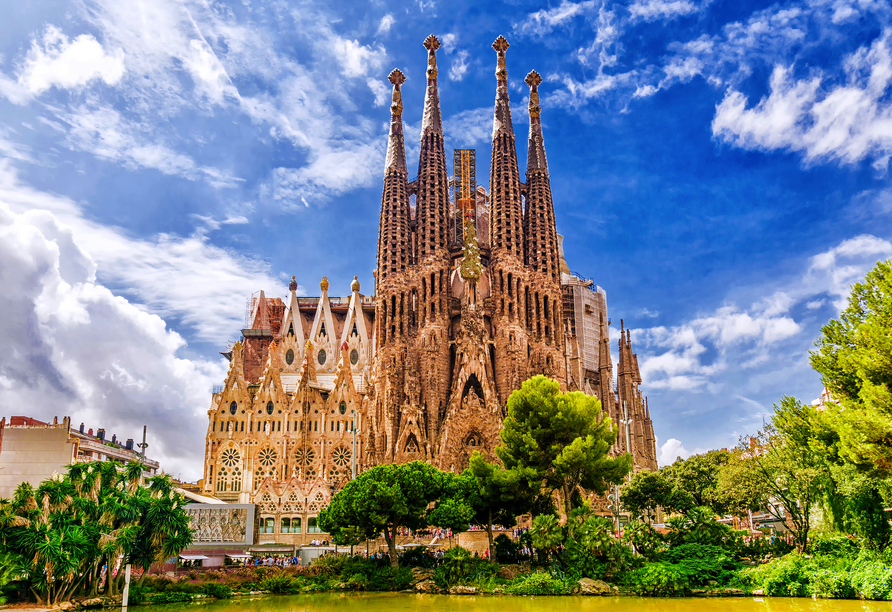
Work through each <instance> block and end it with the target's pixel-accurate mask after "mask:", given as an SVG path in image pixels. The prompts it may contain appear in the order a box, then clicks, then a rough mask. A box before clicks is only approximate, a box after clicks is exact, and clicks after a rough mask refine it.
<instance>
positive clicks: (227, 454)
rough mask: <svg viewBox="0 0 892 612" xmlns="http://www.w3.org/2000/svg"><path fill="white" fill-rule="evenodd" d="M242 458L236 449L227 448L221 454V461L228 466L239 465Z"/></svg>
mask: <svg viewBox="0 0 892 612" xmlns="http://www.w3.org/2000/svg"><path fill="white" fill-rule="evenodd" d="M240 460H241V457H239V454H238V452H237V451H236V450H235V449H232V448H227V449H226V450H225V451H223V454H222V455H221V456H220V462H221V463H222V464H223V465H225V466H226V467H232V466H234V465H238V462H239V461H240Z"/></svg>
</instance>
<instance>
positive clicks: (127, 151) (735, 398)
mask: <svg viewBox="0 0 892 612" xmlns="http://www.w3.org/2000/svg"><path fill="white" fill-rule="evenodd" d="M890 16H892V7H890V5H889V3H888V2H885V1H874V0H856V1H851V0H850V1H845V2H844V1H840V0H815V1H812V2H802V1H799V2H782V3H772V2H741V1H734V2H731V1H720V0H716V1H713V2H698V1H695V0H632V1H631V2H609V1H605V2H598V1H595V0H587V1H585V0H584V1H581V2H568V1H563V2H552V3H534V2H524V1H520V0H518V1H513V2H486V3H480V2H456V1H453V2H449V3H446V2H443V1H442V0H439V1H438V0H419V1H416V2H403V3H389V2H380V1H372V2H345V3H339V4H338V5H337V6H333V5H331V4H329V3H314V2H285V1H280V2H271V1H264V2H260V1H257V0H240V1H233V2H215V1H212V0H201V1H198V0H195V1H193V0H180V1H173V0H152V1H151V2H149V1H133V2H120V1H118V0H78V1H72V2H67V1H61V0H60V1H58V2H55V1H51V0H45V1H43V2H39V3H26V2H19V3H8V6H5V7H4V19H3V20H2V21H0V281H2V282H3V285H4V290H3V292H2V295H0V309H2V311H3V313H4V317H2V321H0V332H2V333H3V335H4V337H5V338H6V339H7V342H6V347H7V348H6V350H4V351H3V354H2V356H0V406H2V407H3V410H2V412H3V413H4V414H5V415H7V416H8V415H10V414H30V415H32V416H35V417H52V416H53V415H57V414H58V415H60V416H61V415H64V414H69V415H71V416H72V418H73V419H74V421H75V423H76V424H77V423H79V422H80V421H85V422H86V423H87V426H88V427H89V426H92V427H94V428H95V427H101V426H104V427H105V428H106V429H107V430H109V431H115V432H117V433H118V434H119V435H121V436H123V437H127V436H133V435H136V434H137V432H138V430H139V428H140V426H141V425H142V424H143V423H148V424H149V430H150V440H149V442H150V444H151V445H152V446H151V447H150V451H149V452H150V454H153V455H155V456H157V457H159V458H161V459H162V460H163V461H164V464H165V467H166V469H167V470H168V471H170V472H171V473H173V474H175V475H177V474H179V475H181V476H183V477H186V478H190V477H191V478H194V477H197V475H198V474H200V471H201V469H200V465H201V457H202V455H203V436H204V431H205V428H206V426H207V421H206V416H205V413H206V410H207V407H208V405H209V400H210V396H209V390H210V387H211V385H212V384H214V383H218V382H220V381H221V380H222V377H223V376H224V374H225V369H226V364H225V362H224V361H223V360H222V359H221V358H220V357H219V355H218V351H219V350H221V349H222V348H223V347H225V345H226V343H227V341H230V340H234V339H236V338H237V337H238V330H239V329H240V328H241V327H242V320H243V317H244V310H245V300H246V299H247V298H248V296H249V295H250V294H251V292H253V291H256V290H259V289H264V290H266V291H267V294H271V295H283V294H284V293H285V292H286V286H287V281H288V280H289V279H290V276H291V275H292V274H294V275H296V276H297V280H298V282H299V283H300V285H301V290H302V291H304V292H306V293H307V294H308V295H315V294H317V293H318V282H319V280H320V279H321V277H322V276H323V275H327V276H328V278H329V280H330V281H331V292H332V293H333V294H345V293H348V291H349V283H350V281H351V280H352V278H353V275H358V277H359V279H360V281H361V283H362V286H363V289H364V291H368V290H369V289H370V287H371V280H372V276H371V272H372V269H373V268H374V265H375V261H374V257H375V246H376V239H377V236H376V232H377V225H378V213H379V205H380V197H381V177H382V171H383V157H384V149H385V145H386V134H387V128H388V120H389V110H388V106H389V87H388V85H389V84H388V83H387V81H386V76H387V74H388V73H389V72H390V70H391V69H393V68H395V67H398V68H400V69H401V70H403V72H405V74H406V75H407V77H408V81H407V82H406V84H405V85H404V87H403V96H404V106H405V110H404V120H405V122H406V133H407V138H406V141H407V147H408V158H409V160H410V162H409V163H410V173H411V172H412V168H413V167H415V166H416V164H417V161H416V160H417V156H418V144H417V141H418V134H419V129H420V120H421V112H422V101H423V95H424V70H425V67H426V55H425V51H424V49H423V48H422V46H421V43H422V41H423V40H424V38H425V37H426V36H427V35H428V34H430V33H435V34H437V35H438V36H439V37H440V38H441V40H442V41H443V46H442V48H441V50H440V52H439V54H438V57H439V67H440V79H439V82H440V93H441V104H442V110H443V116H444V124H445V129H446V146H447V149H450V150H451V149H452V148H454V147H475V148H477V149H478V151H479V152H480V154H479V155H478V164H479V166H478V180H479V181H480V182H481V183H484V184H485V183H486V182H488V179H487V177H488V159H489V156H488V151H489V146H490V143H489V139H490V135H491V130H492V104H493V99H494V96H495V77H494V74H493V73H494V70H495V54H494V52H493V51H492V50H491V48H490V44H491V43H492V41H493V40H494V39H495V38H496V36H498V35H499V34H503V35H505V36H506V38H508V40H509V42H510V43H511V48H510V50H509V51H508V55H507V59H508V73H509V87H510V91H511V96H512V103H513V109H514V114H515V129H516V130H517V133H518V136H519V150H518V154H519V157H520V158H521V168H523V166H524V163H525V158H526V144H525V143H526V138H525V135H526V129H527V125H528V119H527V118H526V116H525V115H526V103H527V93H526V92H527V88H526V86H524V85H523V77H524V76H525V75H526V74H527V72H529V71H530V70H532V69H535V70H537V71H538V72H539V73H541V74H542V75H543V77H544V79H545V81H544V83H543V84H542V85H541V86H540V94H541V106H542V113H543V114H542V117H543V123H544V126H545V138H546V147H547V150H548V156H549V167H550V169H551V172H552V187H553V190H554V201H555V209H556V215H557V223H558V231H559V232H560V233H562V234H563V235H564V237H565V238H564V250H565V255H566V258H567V261H568V263H569V265H570V267H571V269H573V270H574V271H578V272H579V273H581V274H583V275H584V276H586V277H590V278H592V279H594V281H595V282H596V283H597V284H599V285H601V286H602V287H604V288H605V289H606V290H607V293H608V304H609V308H610V315H611V318H612V319H613V322H614V326H615V327H618V323H619V319H620V318H622V319H625V322H626V326H627V327H631V328H632V329H633V330H634V331H633V341H634V346H635V350H636V351H637V353H638V355H639V362H640V364H641V368H642V374H643V377H644V384H643V385H642V388H643V390H644V391H645V393H647V394H648V396H649V397H650V405H651V407H652V416H653V419H654V428H655V431H656V434H657V436H658V438H659V441H660V445H661V447H662V451H663V452H662V454H663V460H664V461H669V460H672V459H673V458H674V457H675V456H676V455H678V454H681V455H686V454H688V453H691V452H696V451H699V450H704V449H708V448H714V447H722V446H733V445H734V444H735V443H736V441H737V438H738V436H739V435H741V434H743V433H747V432H752V431H753V430H754V429H755V428H756V427H758V426H759V425H760V424H761V422H762V418H763V415H765V414H766V413H767V412H769V411H770V407H771V404H772V402H775V401H777V400H778V399H779V398H780V396H781V395H783V394H792V395H796V396H798V397H800V398H802V399H803V400H806V401H810V400H811V399H813V398H815V397H817V396H818V395H819V394H820V391H821V386H820V381H819V380H818V378H817V376H816V375H815V374H814V373H813V372H812V371H811V370H810V368H809V367H808V364H807V351H808V350H809V348H810V347H811V345H812V342H813V341H814V339H815V338H816V336H817V334H818V331H819V329H820V326H821V325H822V324H823V323H824V322H826V320H828V319H829V318H830V317H833V316H835V315H836V313H837V312H838V310H839V308H840V307H841V305H842V304H843V303H844V301H845V298H846V296H847V294H848V290H849V286H850V285H851V283H852V282H854V281H855V280H857V279H858V278H859V277H860V276H863V274H864V273H865V272H866V271H867V270H868V269H869V268H870V267H871V266H872V265H873V264H874V263H875V262H876V261H877V260H878V259H885V258H888V257H890V256H892V243H890V238H892V188H890V180H889V159H890V155H892V104H890V93H889V86H890V83H892V29H890V26H892V23H890V22H892V19H890Z"/></svg>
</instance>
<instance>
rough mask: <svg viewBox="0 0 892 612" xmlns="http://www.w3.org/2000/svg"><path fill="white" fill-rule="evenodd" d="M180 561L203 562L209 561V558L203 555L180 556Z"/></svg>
mask: <svg viewBox="0 0 892 612" xmlns="http://www.w3.org/2000/svg"><path fill="white" fill-rule="evenodd" d="M180 559H182V560H183V561H204V560H205V559H210V557H205V556H204V555H180Z"/></svg>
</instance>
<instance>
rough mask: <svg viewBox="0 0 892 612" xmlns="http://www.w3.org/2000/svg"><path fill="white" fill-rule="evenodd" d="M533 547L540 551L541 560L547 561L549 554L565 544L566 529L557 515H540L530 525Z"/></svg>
mask: <svg viewBox="0 0 892 612" xmlns="http://www.w3.org/2000/svg"><path fill="white" fill-rule="evenodd" d="M530 537H531V538H532V542H533V546H534V547H535V548H537V549H538V551H539V560H540V561H545V560H546V559H547V558H548V554H549V553H552V552H554V551H556V550H557V549H558V547H559V546H560V545H561V544H563V543H564V528H563V526H562V525H561V520H560V519H559V518H558V517H557V515H555V514H540V515H539V516H537V517H535V518H534V519H533V524H532V525H530Z"/></svg>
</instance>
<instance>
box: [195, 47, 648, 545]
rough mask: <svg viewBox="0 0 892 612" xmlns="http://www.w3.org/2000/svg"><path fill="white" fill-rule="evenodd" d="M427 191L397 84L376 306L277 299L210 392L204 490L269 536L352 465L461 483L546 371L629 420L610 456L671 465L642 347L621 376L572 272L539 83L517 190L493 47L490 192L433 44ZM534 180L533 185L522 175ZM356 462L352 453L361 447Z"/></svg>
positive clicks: (297, 518)
mask: <svg viewBox="0 0 892 612" xmlns="http://www.w3.org/2000/svg"><path fill="white" fill-rule="evenodd" d="M424 46H425V48H426V49H427V54H428V55H427V57H428V62H427V91H426V94H425V99H424V111H423V118H422V128H421V152H420V159H419V164H418V174H417V178H416V179H414V180H411V181H410V180H409V176H410V175H409V171H408V168H407V164H406V155H405V145H404V138H403V120H402V115H403V100H402V94H401V86H402V84H403V83H404V82H405V80H406V77H405V76H404V75H403V73H402V72H400V71H399V70H394V71H393V72H392V73H391V74H390V76H389V81H390V83H391V84H392V86H393V103H392V105H391V109H390V110H391V122H390V136H389V141H388V146H387V156H386V161H385V166H384V192H383V196H382V198H381V221H380V227H379V232H378V263H377V270H376V273H375V276H376V287H375V288H374V295H372V296H367V295H364V294H362V293H361V292H360V284H359V282H358V281H357V280H356V277H354V280H353V283H352V286H351V290H352V293H351V294H350V295H349V296H346V297H333V296H329V294H328V281H327V280H326V279H324V278H323V280H322V283H321V285H320V291H321V294H320V296H319V297H313V298H307V297H298V296H297V295H296V290H297V283H296V282H295V281H294V279H292V282H291V284H290V287H289V289H290V294H289V296H288V297H287V298H286V299H285V300H282V299H280V298H268V297H266V296H265V294H264V293H263V292H260V293H259V295H257V296H255V297H253V298H252V300H251V302H250V308H249V315H248V321H247V322H248V325H247V326H246V329H244V330H242V339H241V340H240V341H239V342H236V343H235V344H234V346H232V348H231V352H228V353H226V355H227V357H228V358H229V361H230V368H229V373H228V375H227V377H226V381H225V384H224V385H223V387H222V389H221V390H219V391H218V392H216V393H214V395H213V401H212V405H211V408H210V410H209V411H208V416H209V424H208V431H207V445H206V450H205V471H204V481H203V482H204V488H205V491H207V492H208V493H210V494H213V495H215V496H216V497H218V498H220V499H222V500H225V501H231V502H241V503H248V502H250V503H254V504H257V506H258V512H259V514H260V517H261V533H274V534H276V537H277V538H278V539H277V541H285V540H286V539H287V538H281V537H280V536H281V535H282V534H294V533H304V534H307V533H310V534H312V533H315V531H314V530H315V529H317V527H316V521H315V516H316V513H317V512H318V510H319V509H321V508H322V507H324V506H325V505H326V504H327V503H328V500H329V499H330V496H331V494H332V491H333V490H336V489H337V487H338V486H339V485H340V484H341V483H342V482H343V481H344V480H345V479H347V478H350V476H351V474H352V473H353V472H354V470H355V471H356V472H357V473H358V472H359V471H361V470H362V469H364V468H366V467H369V466H372V465H375V464H379V463H391V462H407V461H411V460H415V459H420V460H424V461H428V462H430V463H432V464H434V465H436V466H438V467H440V468H442V469H447V470H461V469H463V468H464V467H466V465H467V462H468V458H469V457H470V455H471V454H472V453H473V452H474V451H478V450H479V451H482V452H484V453H487V454H490V455H491V454H492V449H493V447H495V446H496V445H497V444H498V442H499V429H500V427H501V423H502V419H503V418H504V416H505V409H506V408H505V406H506V402H507V400H508V396H509V395H510V394H511V392H512V391H514V390H515V389H517V388H519V387H520V385H521V384H522V383H523V381H524V380H526V379H527V378H529V377H531V376H534V375H537V374H544V375H546V376H550V377H552V378H555V379H557V380H558V381H560V383H561V386H562V387H563V388H565V389H567V390H578V391H582V392H584V393H587V394H589V395H594V396H597V397H598V398H599V399H600V401H601V404H602V407H603V409H604V411H605V412H606V414H608V415H609V416H610V417H611V418H612V419H613V421H614V423H617V424H619V423H623V425H621V426H620V428H619V432H620V433H619V435H618V438H617V443H616V445H615V448H614V452H617V453H622V452H626V451H631V453H632V455H633V458H634V463H635V466H636V469H642V468H647V469H650V470H656V469H657V451H656V444H655V437H654V433H653V425H652V422H651V419H650V414H649V408H648V405H647V402H646V400H645V399H644V398H643V397H642V395H641V393H640V391H639V384H640V383H641V376H640V373H639V370H638V362H637V358H636V356H635V354H633V353H632V348H631V337H630V333H629V331H628V330H625V329H624V328H623V327H622V326H621V331H620V334H619V335H620V338H619V346H618V354H619V363H618V368H617V374H616V382H615V383H614V378H613V376H614V374H613V373H614V368H613V363H612V360H611V355H610V341H609V337H608V325H609V324H610V320H609V319H608V317H607V299H606V293H605V292H604V290H603V289H601V288H600V287H596V286H594V285H593V283H592V282H591V281H588V280H585V279H583V278H582V277H581V276H580V275H577V274H572V273H571V272H570V270H569V268H568V267H567V265H566V262H565V261H564V258H563V256H562V251H561V243H560V236H559V235H558V234H557V230H556V227H555V216H554V206H553V203H552V195H551V186H550V180H549V173H548V162H547V159H546V156H545V143H544V138H543V134H542V125H541V122H540V116H539V115H540V107H539V94H538V87H539V85H540V83H541V82H542V78H541V77H540V76H539V74H537V73H536V72H535V71H533V72H530V73H529V74H528V75H527V77H526V79H525V82H526V84H527V85H528V86H529V91H530V99H529V117H530V131H529V139H528V152H527V165H526V176H525V177H521V175H520V171H519V167H518V159H517V152H516V144H515V134H514V129H513V126H512V122H511V108H510V101H509V95H508V73H507V68H506V63H505V52H506V51H507V50H508V42H507V41H506V40H505V39H504V38H503V37H501V36H500V37H499V38H498V39H496V41H495V43H493V49H494V50H495V51H496V58H497V69H496V99H495V111H494V117H493V135H492V158H491V164H490V182H489V185H490V190H489V192H487V191H486V190H485V189H484V188H483V187H478V186H477V185H476V177H475V173H476V170H475V164H474V162H475V152H474V151H473V150H467V149H464V150H463V149H459V150H455V151H454V156H453V159H454V169H453V177H452V178H451V179H450V176H449V169H448V160H447V157H446V146H445V135H444V133H443V123H442V119H441V114H440V100H439V94H438V90H437V62H436V52H437V49H438V48H439V46H440V41H439V40H438V39H437V38H436V37H435V36H429V37H428V38H427V39H426V40H425V41H424ZM524 179H525V180H524ZM354 449H355V451H354Z"/></svg>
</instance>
